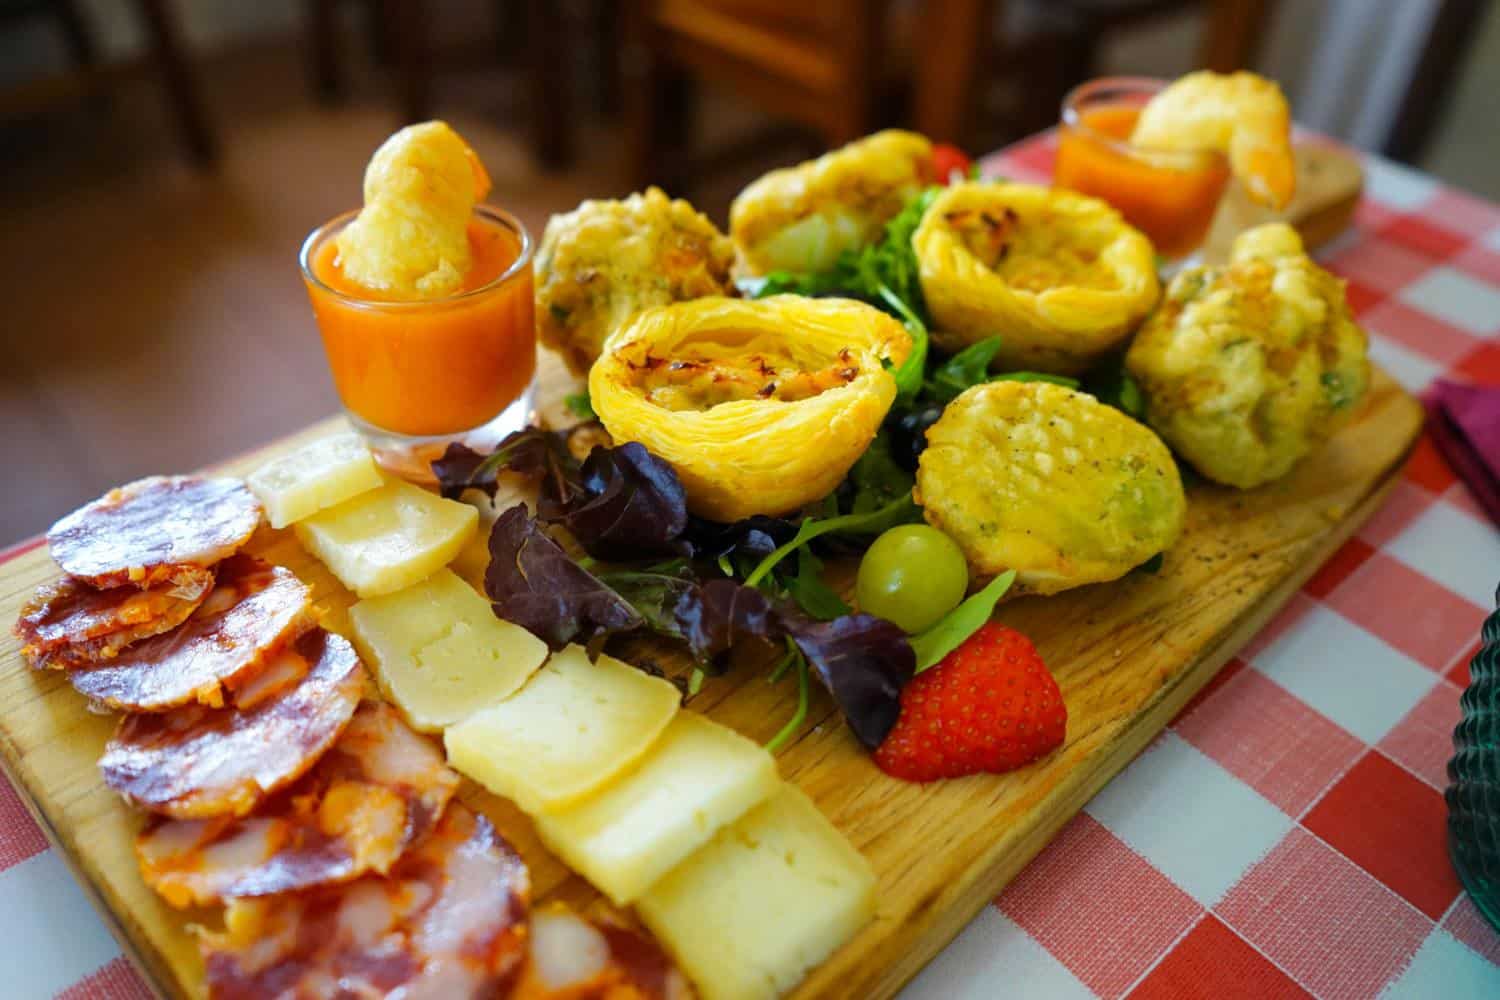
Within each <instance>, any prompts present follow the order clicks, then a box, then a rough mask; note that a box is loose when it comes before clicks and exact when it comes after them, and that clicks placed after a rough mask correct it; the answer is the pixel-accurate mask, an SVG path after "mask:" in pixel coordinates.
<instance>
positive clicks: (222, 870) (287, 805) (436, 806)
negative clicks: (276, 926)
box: [136, 702, 458, 906]
mask: <svg viewBox="0 0 1500 1000" xmlns="http://www.w3.org/2000/svg"><path fill="white" fill-rule="evenodd" d="M457 787H458V775H457V774H455V773H454V772H453V771H451V770H449V768H448V766H447V764H445V763H444V762H443V754H442V751H441V750H440V749H439V748H438V747H437V746H436V745H435V744H433V743H432V742H430V741H429V740H427V739H425V738H423V737H421V736H418V735H417V734H416V733H414V732H412V730H411V729H409V728H408V727H407V725H406V723H404V722H402V721H401V717H400V716H399V715H398V714H397V713H396V710H395V709H393V708H391V707H390V706H388V705H385V704H382V703H379V702H366V703H364V704H363V705H361V706H360V708H359V709H358V711H356V712H355V713H354V718H353V719H352V720H351V721H350V722H349V725H348V727H347V728H346V729H345V730H344V732H343V734H342V735H341V736H340V737H339V738H338V740H337V742H335V743H334V745H333V746H332V747H330V748H329V750H328V752H327V753H325V754H323V756H322V758H320V759H319V761H318V762H317V764H315V765H314V766H313V768H312V770H311V771H309V772H308V773H307V774H305V775H304V776H303V777H302V778H301V779H300V780H298V781H297V782H295V783H294V784H293V785H291V787H289V788H287V789H286V790H284V791H283V792H282V793H280V794H279V795H276V796H274V797H272V798H271V799H269V800H268V801H266V802H265V803H264V804H263V805H262V806H261V807H260V808H259V809H258V810H256V812H255V813H254V814H253V815H251V816H247V817H245V818H243V819H235V818H231V817H220V818H218V819H199V820H179V819H167V820H157V821H155V822H153V823H152V824H150V825H148V826H147V827H146V829H145V830H143V831H142V832H141V834H140V836H139V837H137V838H136V859H137V861H139V862H140V867H141V877H142V878H143V879H145V881H146V884H147V885H150V886H151V887H152V888H153V889H155V890H156V891H157V892H159V893H160V894H161V895H162V896H163V898H165V899H166V900H167V902H169V903H171V904H172V905H173V906H188V905H191V904H194V903H197V904H200V905H202V904H208V903H214V902H219V901H221V900H223V899H226V898H229V897H234V896H265V895H269V894H271V893H280V892H288V891H291V890H294V889H308V888H311V887H313V886H320V885H328V884H332V883H338V882H347V881H349V880H351V879H354V878H358V877H359V876H361V875H363V874H365V873H367V872H382V873H383V872H386V871H389V870H390V867H391V865H392V864H394V863H395V861H396V859H397V858H399V857H400V856H401V853H402V852H403V851H404V850H405V849H406V848H407V847H408V846H410V845H411V844H414V843H417V842H418V841H420V840H421V838H422V837H424V836H425V835H426V834H427V833H428V832H429V831H431V830H432V828H433V825H434V824H435V823H436V822H437V820H438V817H439V816H441V815H442V813H443V809H444V807H445V806H447V804H448V801H449V800H450V799H451V798H452V797H453V792H454V790H455V789H456V788H457Z"/></svg>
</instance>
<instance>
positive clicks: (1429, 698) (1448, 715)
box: [1379, 681, 1463, 791]
mask: <svg viewBox="0 0 1500 1000" xmlns="http://www.w3.org/2000/svg"><path fill="white" fill-rule="evenodd" d="M1462 693H1463V692H1462V691H1460V690H1459V689H1458V688H1457V687H1455V686H1454V685H1452V684H1450V683H1448V682H1447V681H1443V682H1442V683H1441V684H1439V685H1438V686H1437V687H1435V688H1433V689H1432V690H1431V691H1429V692H1427V695H1426V697H1424V698H1423V699H1422V700H1421V701H1419V702H1417V705H1416V707H1415V708H1413V709H1412V710H1411V711H1410V712H1408V713H1407V714H1406V718H1404V719H1402V720H1401V721H1400V722H1398V723H1396V727H1395V728H1394V729H1392V730H1391V731H1390V732H1388V733H1386V734H1385V739H1383V740H1381V741H1380V744H1379V749H1380V752H1381V753H1383V754H1385V755H1386V756H1387V757H1389V758H1391V760H1393V761H1395V762H1396V763H1398V764H1400V765H1401V766H1402V767H1404V768H1406V769H1407V770H1408V771H1410V772H1412V773H1413V774H1415V775H1416V776H1417V777H1419V778H1421V779H1422V780H1423V781H1425V782H1427V783H1428V784H1429V785H1431V786H1432V787H1433V788H1436V789H1438V790H1439V791H1441V790H1442V789H1444V788H1446V787H1448V758H1450V757H1452V756H1453V727H1454V726H1456V725H1458V717H1459V710H1458V696H1459V695H1460V694H1462Z"/></svg>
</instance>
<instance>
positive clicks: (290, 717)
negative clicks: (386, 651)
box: [99, 629, 365, 819]
mask: <svg viewBox="0 0 1500 1000" xmlns="http://www.w3.org/2000/svg"><path fill="white" fill-rule="evenodd" d="M267 670H268V671H275V672H278V673H282V672H285V673H287V674H292V675H295V676H297V677H300V680H298V681H297V682H296V683H295V684H292V685H291V686H289V687H286V688H284V689H283V690H281V691H280V692H278V693H277V694H276V695H274V696H272V697H269V698H266V699H263V700H261V701H260V702H259V703H257V704H256V705H255V706H254V707H253V708H250V709H240V708H218V709H214V708H204V707H203V706H201V705H184V706H183V707H181V708H176V709H173V710H172V711H170V712H160V713H154V714H141V715H128V716H126V717H125V718H124V719H123V720H121V722H120V728H119V729H117V730H116V731H115V735H114V738H113V739H112V740H110V742H109V745H108V746H107V747H105V750H104V756H103V757H102V758H100V760H99V769H100V770H101V771H102V772H103V773H104V783H105V784H106V785H108V786H109V787H110V788H113V789H114V790H115V791H117V792H119V793H120V794H121V795H123V796H124V797H125V798H126V799H127V800H128V801H129V802H130V803H131V804H132V805H135V806H139V807H141V808H143V809H149V810H151V811H152V812H158V813H163V814H165V815H167V816H174V817H177V818H178V819H202V818H205V817H210V816H221V815H233V816H243V815H245V814H246V813H248V812H249V811H250V810H251V809H253V808H255V807H256V806H257V805H259V804H260V802H261V801H262V800H264V799H265V798H266V796H268V795H269V794H271V793H272V792H274V791H276V790H278V789H280V788H283V787H285V786H286V785H289V784H291V783H292V782H293V781H295V780H297V779H298V778H300V777H301V776H302V775H303V774H305V773H307V771H308V770H309V769H310V768H311V767H312V766H313V765H314V764H316V763H317V762H318V759H319V758H320V757H322V756H323V753H324V752H325V751H326V750H327V749H328V748H329V747H330V746H332V745H333V742H334V740H336V739H338V737H339V734H340V733H342V732H343V731H344V727H345V726H347V725H348V724H349V720H350V719H351V718H353V716H354V709H355V708H356V706H358V705H359V700H360V696H361V695H362V694H363V693H364V683H365V681H364V670H363V668H362V666H361V664H360V660H359V656H358V654H356V653H355V652H354V647H353V646H351V645H349V643H348V641H347V640H345V639H343V638H341V637H340V636H337V635H332V634H330V633H328V632H325V631H323V630H322V629H314V630H313V631H311V632H308V633H307V634H306V635H304V636H302V637H301V638H300V639H298V640H297V641H296V642H295V643H294V644H293V645H291V646H288V647H287V648H286V649H284V650H283V651H282V652H280V653H278V654H276V657H275V661H274V662H273V665H272V666H270V667H268V668H267Z"/></svg>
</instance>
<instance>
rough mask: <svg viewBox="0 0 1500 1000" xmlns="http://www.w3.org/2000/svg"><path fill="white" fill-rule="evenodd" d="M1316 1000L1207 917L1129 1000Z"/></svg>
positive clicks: (1142, 981) (1240, 940)
mask: <svg viewBox="0 0 1500 1000" xmlns="http://www.w3.org/2000/svg"><path fill="white" fill-rule="evenodd" d="M1302 998H1307V1000H1312V994H1311V993H1309V992H1307V991H1306V990H1304V989H1303V988H1302V987H1300V986H1298V985H1297V984H1296V983H1294V982H1293V981H1292V980H1291V979H1290V978H1289V977H1288V976H1287V974H1286V973H1285V972H1282V971H1281V970H1280V969H1278V968H1276V966H1274V965H1272V964H1271V963H1270V962H1268V961H1266V957H1265V956H1264V955H1262V954H1261V953H1260V952H1258V951H1256V950H1255V949H1254V948H1252V947H1250V945H1249V944H1247V943H1246V942H1245V939H1244V938H1242V937H1240V936H1239V935H1238V934H1236V933H1235V932H1234V931H1232V930H1230V929H1229V928H1228V927H1225V926H1224V924H1223V923H1222V922H1221V921H1219V920H1218V919H1216V918H1215V917H1214V915H1213V914H1211V913H1210V914H1208V915H1206V916H1205V917H1204V918H1203V919H1202V920H1201V921H1199V922H1198V926H1196V927H1194V928H1193V929H1192V930H1191V931H1189V932H1188V936H1187V937H1185V938H1183V939H1182V940H1181V941H1179V942H1177V947H1175V948H1173V949H1172V950H1171V951H1169V952H1167V957H1166V958H1164V959H1162V960H1161V962H1160V964H1158V965H1157V967H1156V968H1154V969H1152V970H1151V973H1150V975H1148V976H1146V978H1145V979H1143V980H1141V982H1140V985H1138V986H1137V987H1136V988H1135V989H1133V990H1131V991H1130V1000H1302Z"/></svg>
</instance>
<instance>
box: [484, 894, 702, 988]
mask: <svg viewBox="0 0 1500 1000" xmlns="http://www.w3.org/2000/svg"><path fill="white" fill-rule="evenodd" d="M528 937H529V941H528V948H527V951H528V954H527V960H526V964H525V967H524V968H523V969H522V972H521V975H520V977H519V979H518V981H517V982H516V984H515V985H514V987H513V988H512V989H511V991H510V996H509V1000H583V998H600V1000H688V998H690V997H692V996H693V990H692V987H690V986H689V985H688V982H687V978H686V977H684V976H683V974H682V972H681V971H680V970H679V969H678V968H677V966H676V965H674V964H673V963H672V960H671V958H669V957H668V956H667V954H666V952H664V951H662V949H661V946H660V945H658V944H657V943H656V942H655V941H654V940H653V939H652V938H651V937H650V936H648V935H646V934H643V933H641V932H640V931H637V930H634V929H632V928H630V927H628V926H626V925H625V924H624V923H622V922H621V921H620V920H618V919H616V918H614V917H613V916H612V915H608V916H603V917H595V916H590V917H584V916H581V915H579V914H577V913H575V912H573V911H572V910H570V909H569V908H568V907H566V906H564V905H562V904H559V903H551V904H548V905H547V906H545V907H542V908H540V909H538V910H536V911H534V912H533V913H532V914H531V930H530V933H529V935H528Z"/></svg>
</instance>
